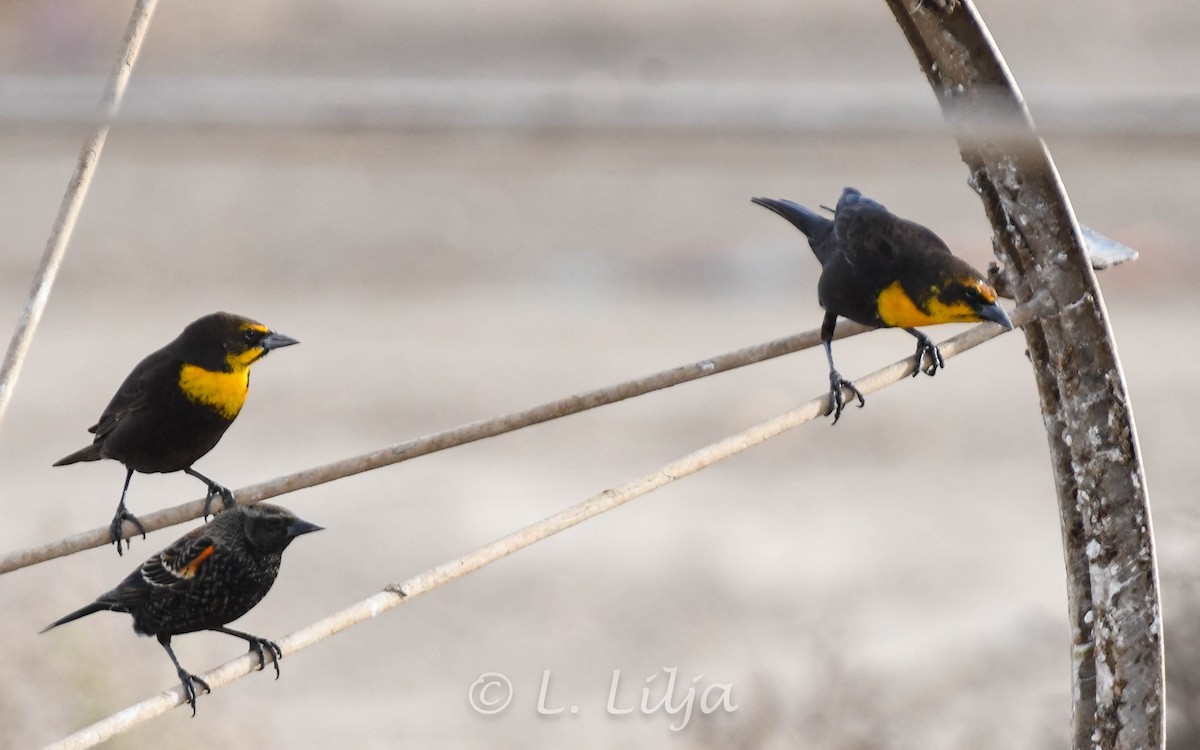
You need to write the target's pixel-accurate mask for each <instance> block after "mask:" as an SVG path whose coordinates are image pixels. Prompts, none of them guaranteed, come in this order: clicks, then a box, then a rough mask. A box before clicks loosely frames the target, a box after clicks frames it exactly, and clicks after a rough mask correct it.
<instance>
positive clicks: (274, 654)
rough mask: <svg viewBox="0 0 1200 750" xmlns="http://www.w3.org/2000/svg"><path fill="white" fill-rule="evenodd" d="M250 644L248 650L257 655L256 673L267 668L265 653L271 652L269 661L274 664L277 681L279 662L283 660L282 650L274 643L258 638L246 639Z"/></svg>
mask: <svg viewBox="0 0 1200 750" xmlns="http://www.w3.org/2000/svg"><path fill="white" fill-rule="evenodd" d="M247 640H248V641H249V642H250V650H251V651H252V652H254V653H256V654H258V671H259V672H261V671H263V670H264V669H266V667H267V653H266V652H268V651H270V652H271V661H272V662H274V664H275V679H277V680H278V679H279V660H280V659H282V658H283V649H281V648H279V644H278V643H276V642H275V641H269V640H267V639H266V638H259V637H258V636H256V635H255V636H250V637H249V638H248V639H247Z"/></svg>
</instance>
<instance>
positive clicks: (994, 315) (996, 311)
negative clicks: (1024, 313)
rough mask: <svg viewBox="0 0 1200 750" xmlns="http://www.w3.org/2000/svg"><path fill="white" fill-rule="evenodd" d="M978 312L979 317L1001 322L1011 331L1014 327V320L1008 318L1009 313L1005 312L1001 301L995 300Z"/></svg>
mask: <svg viewBox="0 0 1200 750" xmlns="http://www.w3.org/2000/svg"><path fill="white" fill-rule="evenodd" d="M978 313H979V317H981V318H983V319H984V320H990V321H992V322H993V323H999V324H1000V325H1002V326H1004V327H1005V328H1007V329H1008V330H1010V331H1011V330H1012V329H1013V324H1012V321H1011V320H1009V319H1008V313H1006V312H1004V308H1003V307H1001V306H1000V303H999V302H993V303H992V304H990V305H986V306H984V307H981V308H979V310H978Z"/></svg>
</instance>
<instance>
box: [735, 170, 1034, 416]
mask: <svg viewBox="0 0 1200 750" xmlns="http://www.w3.org/2000/svg"><path fill="white" fill-rule="evenodd" d="M751 200H752V201H753V202H754V203H757V204H758V205H760V206H763V207H765V208H769V209H770V210H772V211H774V212H775V213H777V214H779V215H780V216H782V217H783V218H785V219H787V220H788V221H789V222H791V223H792V224H793V225H794V226H795V227H796V228H797V229H799V230H800V231H801V232H803V233H804V235H805V236H806V237H808V244H809V245H810V246H811V247H812V250H813V253H814V254H816V256H817V260H819V261H820V262H821V278H820V281H818V282H817V299H818V301H819V302H820V303H821V307H823V308H825V319H824V321H823V322H822V324H821V341H822V343H823V344H824V346H825V356H826V358H827V359H828V360H829V390H830V397H831V401H832V409H833V421H834V423H835V424H836V423H837V420H838V418H839V417H841V415H842V408H843V406H844V405H845V404H844V399H843V397H842V388H846V389H847V390H849V391H850V392H851V393H852V394H853V395H854V396H855V397H856V398H857V399H858V405H859V406H862V405H863V404H864V403H865V400H864V399H863V395H862V393H860V392H859V391H858V389H857V388H855V387H854V384H853V383H851V382H850V381H849V380H846V379H845V378H843V377H842V376H841V375H840V374H838V371H837V368H835V367H834V365H833V348H832V341H833V330H834V325H835V324H836V323H837V319H838V317H843V318H849V319H850V320H853V321H855V322H856V323H861V324H863V325H868V326H876V327H880V328H903V329H904V330H905V331H908V332H909V333H910V334H912V335H913V336H915V337H916V339H917V353H916V359H917V367H916V371H914V372H913V375H914V376H915V375H916V374H917V373H919V372H922V371H924V372H925V373H926V374H928V375H934V374H936V373H937V370H938V368H939V367H945V366H946V363H945V360H944V359H943V358H942V354H941V352H939V351H938V348H937V346H936V345H934V343H933V341H932V340H931V339H930V338H929V337H928V336H926V335H925V334H924V333H921V332H920V331H918V330H917V329H916V327H917V326H925V325H934V324H938V323H973V322H982V321H992V322H994V323H998V324H1000V325H1002V326H1004V327H1005V328H1007V329H1009V330H1012V327H1013V326H1012V321H1010V320H1009V319H1008V314H1007V313H1005V312H1004V308H1003V307H1001V306H1000V304H999V303H998V302H997V301H996V291H995V290H994V289H992V287H991V286H990V285H988V283H987V281H985V280H984V277H983V275H982V274H981V273H979V272H978V271H976V270H975V269H974V268H972V267H971V266H970V265H969V264H967V263H966V262H965V261H963V260H962V259H960V258H957V257H955V256H954V255H952V254H951V253H950V248H949V247H947V246H946V243H945V242H943V241H942V239H941V238H940V237H938V236H937V235H936V234H934V233H933V232H932V231H930V230H929V229H927V228H926V227H923V226H921V225H920V224H917V223H916V222H912V221H908V220H907V219H902V218H900V217H899V216H896V215H895V214H893V213H891V212H890V211H888V210H887V209H886V208H884V206H883V205H882V204H880V203H878V202H876V201H873V200H871V199H870V198H867V197H865V196H863V194H862V193H860V192H859V191H857V190H855V189H854V188H850V187H848V188H845V189H844V190H843V191H842V196H841V198H839V199H838V202H837V208H836V209H835V210H834V212H833V218H832V219H829V218H826V217H824V216H821V215H820V214H818V213H816V212H815V211H812V210H810V209H808V208H805V207H804V206H801V205H799V204H797V203H793V202H791V201H788V200H773V199H770V198H753V199H751ZM926 353H928V354H929V365H928V367H925V366H924V364H923V363H924V358H925V354H926Z"/></svg>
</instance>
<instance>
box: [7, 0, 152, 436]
mask: <svg viewBox="0 0 1200 750" xmlns="http://www.w3.org/2000/svg"><path fill="white" fill-rule="evenodd" d="M157 3H158V0H137V2H136V3H135V4H134V7H133V14H132V15H131V16H130V18H129V25H128V26H127V27H126V29H125V38H124V40H123V43H122V46H121V56H120V58H119V59H118V60H117V64H116V67H114V68H113V71H112V74H111V75H110V76H109V79H108V86H107V87H106V88H105V90H104V98H103V99H102V100H101V104H102V108H103V112H102V115H101V119H100V122H99V123H97V124H96V127H95V129H94V130H93V131H92V133H91V135H89V136H88V138H87V140H85V141H84V142H83V148H82V150H80V152H79V161H78V162H77V163H76V165H75V173H74V174H72V175H71V181H70V182H69V183H67V192H66V194H64V195H63V199H62V204H61V205H60V206H59V209H58V216H57V217H55V219H54V226H53V228H51V230H50V238H49V239H48V240H46V249H45V251H44V252H43V253H42V262H41V264H40V265H39V266H38V269H37V273H36V274H35V275H34V278H33V288H32V289H30V290H29V299H28V300H27V301H26V302H25V307H24V308H23V309H22V310H21V315H20V317H18V318H17V327H16V330H14V331H13V336H12V341H10V342H9V344H8V352H7V353H6V354H5V355H4V363H3V365H0V422H3V421H4V412H5V411H6V410H7V409H8V403H9V401H11V400H12V392H13V389H14V388H15V387H16V385H17V377H18V376H19V375H20V374H21V366H22V365H23V364H24V362H25V355H26V354H28V353H29V345H30V343H31V342H32V341H33V334H34V332H35V331H36V330H37V326H38V322H40V321H41V319H42V312H43V311H44V310H45V309H46V302H47V301H48V300H49V299H50V289H51V287H52V286H54V279H55V278H56V277H57V276H58V268H59V266H61V265H62V260H63V256H64V255H65V254H66V252H67V243H68V242H70V241H71V233H72V232H73V231H74V230H75V222H76V220H77V219H78V218H79V211H80V209H81V208H83V201H84V198H86V197H87V191H88V186H89V185H91V182H92V175H93V174H94V173H95V172H96V165H97V164H98V163H99V161H100V152H101V151H103V150H104V141H105V139H106V138H108V129H109V127H111V126H112V122H113V120H114V119H116V116H117V112H118V111H119V110H120V109H121V100H122V99H124V97H125V89H126V87H127V86H128V84H129V76H130V75H131V74H132V73H133V64H134V63H135V62H137V57H138V52H140V51H141V49H142V42H143V41H144V40H145V38H146V30H147V29H148V28H149V27H150V18H151V16H153V15H154V7H155V5H157Z"/></svg>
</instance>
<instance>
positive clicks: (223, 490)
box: [183, 466, 234, 521]
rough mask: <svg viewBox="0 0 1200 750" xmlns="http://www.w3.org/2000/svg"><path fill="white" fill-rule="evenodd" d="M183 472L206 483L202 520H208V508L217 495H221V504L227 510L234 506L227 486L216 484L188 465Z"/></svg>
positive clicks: (231, 494)
mask: <svg viewBox="0 0 1200 750" xmlns="http://www.w3.org/2000/svg"><path fill="white" fill-rule="evenodd" d="M183 473H185V474H191V475H192V476H194V477H195V478H197V479H199V480H200V481H201V482H204V483H205V484H206V485H208V494H207V495H205V496H204V520H206V521H207V520H208V516H209V510H210V508H211V507H212V501H213V498H214V497H216V496H218V495H220V497H221V504H222V505H224V506H225V510H229V509H230V508H232V507H233V506H234V500H233V493H232V492H230V491H229V488H228V487H225V486H223V485H219V484H217V483H216V482H214V481H213V480H211V479H209V478H208V477H206V476H204V475H203V474H201V473H200V472H198V471H196V470H195V469H193V468H192V467H190V466H189V467H187V468H186V469H184V470H183Z"/></svg>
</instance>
